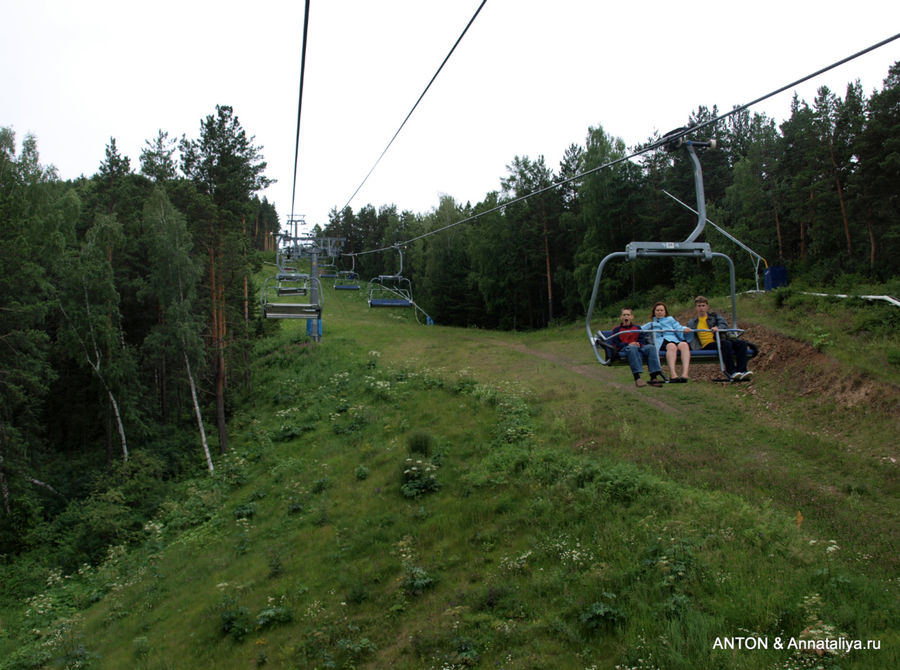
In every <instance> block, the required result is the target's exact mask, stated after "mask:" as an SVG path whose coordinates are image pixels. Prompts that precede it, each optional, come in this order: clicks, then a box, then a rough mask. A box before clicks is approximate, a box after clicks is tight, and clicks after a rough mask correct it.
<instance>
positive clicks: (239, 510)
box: [0, 290, 900, 670]
mask: <svg viewBox="0 0 900 670" xmlns="http://www.w3.org/2000/svg"><path fill="white" fill-rule="evenodd" d="M326 298H327V302H326V320H325V326H324V331H325V332H324V335H325V337H324V341H323V342H322V343H321V344H311V343H309V342H308V341H307V339H306V337H305V324H304V323H302V322H292V323H288V322H285V323H282V324H280V327H278V328H277V329H276V332H274V333H273V334H272V335H271V336H269V337H267V338H265V339H264V340H262V341H261V342H260V343H259V345H258V347H257V350H256V360H255V373H254V379H253V388H254V392H253V394H252V395H251V396H249V397H247V398H244V399H243V400H242V401H241V403H240V405H239V407H238V409H237V411H236V413H235V416H234V418H233V419H232V421H231V425H230V427H231V431H232V446H233V451H232V453H231V454H229V455H228V457H226V458H222V459H220V460H219V461H217V463H216V468H217V470H216V475H215V477H212V478H210V477H208V476H198V477H197V478H196V479H192V480H189V481H185V482H182V483H181V484H179V485H178V487H177V488H176V489H174V490H173V492H172V497H171V499H170V500H169V501H168V502H167V504H166V505H164V511H163V512H162V513H161V514H159V515H158V516H157V518H155V519H153V520H148V523H147V524H146V527H145V531H146V539H145V542H144V544H143V545H142V546H139V547H129V548H125V547H116V548H113V549H111V550H110V552H109V556H108V558H107V560H106V561H105V562H104V563H103V564H102V565H101V566H98V567H94V568H90V567H85V568H83V569H82V570H81V572H80V573H78V574H74V575H63V574H61V573H58V572H56V573H51V574H50V575H48V576H47V589H46V591H45V592H44V593H42V594H40V595H38V596H35V597H33V598H31V599H29V601H28V602H26V603H21V604H20V605H19V606H13V605H10V606H9V607H8V608H7V611H5V612H2V613H0V621H2V631H0V658H5V660H4V661H0V668H32V667H91V668H123V667H136V668H245V667H261V666H269V667H275V668H328V667H334V668H350V667H357V668H436V669H437V668H467V667H481V668H577V669H579V670H581V669H587V668H623V669H624V668H629V669H631V668H665V669H677V668H685V669H687V668H692V669H693V668H815V667H823V668H844V669H846V668H872V667H900V652H898V649H900V632H898V626H897V624H898V609H897V604H898V600H897V596H898V589H897V587H898V581H897V574H898V571H897V569H898V562H897V548H898V547H897V528H898V521H900V518H898V517H900V508H898V505H897V501H898V496H897V493H898V491H897V458H898V454H897V449H896V437H895V435H896V429H897V418H896V408H897V406H898V399H900V391H898V387H897V383H896V381H897V377H898V361H897V360H896V358H895V357H896V353H891V352H897V351H900V348H898V347H900V344H898V339H897V336H896V335H888V334H883V333H882V332H881V331H879V332H878V333H877V334H876V335H871V334H870V333H867V332H866V330H865V328H862V329H858V330H857V332H856V333H855V334H854V333H850V334H847V335H846V337H849V338H850V344H847V343H845V341H844V339H843V338H844V337H845V334H844V333H843V332H840V333H839V332H837V331H835V332H834V334H833V335H832V334H831V331H832V330H834V328H833V327H832V326H831V325H829V324H830V323H831V321H818V322H817V327H818V328H820V331H818V335H816V333H812V336H808V337H804V336H803V335H804V334H803V332H801V331H802V330H803V328H804V326H803V324H802V315H803V314H804V313H805V311H806V310H807V309H809V310H811V311H812V313H813V315H814V316H815V315H816V314H820V313H821V312H822V308H821V307H817V306H815V305H814V306H813V307H808V305H809V303H807V302H804V301H802V300H800V299H796V298H793V297H790V296H789V299H785V297H784V296H781V297H777V296H775V297H773V296H762V297H760V296H757V297H748V298H746V299H743V300H742V302H741V305H740V309H741V315H742V320H743V321H744V322H745V323H744V325H747V323H748V322H749V323H752V324H753V325H752V327H751V329H750V332H751V334H753V335H754V336H756V337H757V338H758V339H760V340H761V341H764V342H765V346H764V347H763V353H762V355H761V356H760V358H759V360H758V361H757V362H756V365H757V370H758V372H757V375H756V378H755V380H754V381H753V382H752V383H749V384H741V385H720V384H716V383H713V382H711V381H708V380H709V378H710V377H711V375H710V374H709V373H704V372H702V371H699V370H698V372H697V375H695V377H696V379H695V380H693V381H692V382H691V383H689V384H685V385H670V386H668V387H665V388H662V389H654V388H649V387H648V388H643V389H637V388H635V387H634V385H633V384H632V382H631V375H630V373H629V372H628V370H627V368H614V369H606V368H602V367H601V366H599V365H598V364H597V363H596V362H595V361H594V359H593V353H592V351H591V349H590V347H589V345H588V343H587V341H586V337H585V334H584V328H583V325H581V324H573V325H571V326H567V327H560V328H555V329H550V330H547V331H542V332H537V333H528V334H517V333H494V332H484V331H479V330H460V329H451V328H443V327H441V326H434V327H424V326H419V325H417V324H416V322H415V321H414V320H413V319H412V318H411V315H410V314H409V313H408V312H397V311H391V310H370V309H368V308H367V307H366V305H365V302H364V296H363V295H361V294H357V293H351V292H346V293H343V292H333V291H330V290H329V291H328V294H327V296H326ZM864 307H865V306H863V307H860V306H858V305H853V304H851V305H844V306H843V307H835V308H833V309H835V310H839V313H838V312H836V313H835V314H833V315H832V317H833V320H834V323H836V324H839V323H843V322H846V321H847V320H848V319H849V320H851V321H852V320H853V319H857V320H859V321H862V320H863V317H862V316H860V314H861V313H862V312H863V309H864ZM829 309H832V308H831V307H829ZM840 310H843V311H840ZM830 318H831V317H830ZM888 318H893V317H888ZM791 328H795V329H796V330H795V331H792V330H791ZM848 330H849V329H848ZM810 332H812V331H810ZM822 333H825V335H827V336H828V337H827V338H826V340H827V341H822V340H821V337H822ZM786 336H790V337H786ZM816 337H818V338H819V341H817V342H814V340H815V339H816ZM882 338H883V339H882ZM804 339H805V342H804V341H803V340H804ZM872 341H874V345H871V344H870V342H872ZM814 343H815V344H817V345H818V349H817V348H816V347H814V346H812V345H813V344H814ZM860 346H862V347H869V346H872V349H871V351H880V352H882V353H881V354H880V355H883V356H884V363H883V364H881V365H878V366H877V368H878V369H877V371H866V370H865V369H864V367H865V366H862V367H860V366H858V365H856V363H855V360H854V359H853V357H852V356H847V357H846V360H842V359H843V358H845V357H844V354H845V352H847V351H850V350H856V349H858V348H859V347H860ZM866 351H869V350H866ZM873 355H876V354H873ZM848 360H849V361H851V362H847V361H848ZM838 361H840V362H838ZM197 457H198V460H199V459H200V452H199V446H198V456H197ZM816 640H820V642H819V643H818V644H819V646H823V645H825V644H826V642H825V641H832V644H840V643H839V642H838V641H839V640H843V641H844V646H846V643H850V644H853V643H855V642H856V641H860V642H861V644H862V645H866V644H867V642H868V641H870V640H871V641H873V642H877V643H878V644H879V645H880V649H878V650H852V651H849V652H846V651H844V650H843V649H839V650H822V651H823V653H822V654H821V655H820V654H819V653H816V652H815V651H802V650H800V649H798V648H797V647H800V646H805V645H812V646H815V645H816V644H817V643H816V642H815V641H816ZM779 644H780V645H781V646H783V647H784V648H780V649H779V648H777V647H778V646H779ZM764 645H765V646H768V649H765V648H760V647H763V646H764ZM729 647H735V648H729ZM748 647H750V648H748Z"/></svg>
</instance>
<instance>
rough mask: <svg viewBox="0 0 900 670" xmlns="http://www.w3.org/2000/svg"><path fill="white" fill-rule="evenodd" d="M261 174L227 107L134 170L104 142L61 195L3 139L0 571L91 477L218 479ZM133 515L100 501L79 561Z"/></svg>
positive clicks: (260, 245) (263, 204)
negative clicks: (188, 473) (205, 474)
mask: <svg viewBox="0 0 900 670" xmlns="http://www.w3.org/2000/svg"><path fill="white" fill-rule="evenodd" d="M265 169H266V162H265V160H264V159H263V156H262V153H261V149H260V148H259V147H257V146H255V145H254V138H253V137H251V136H248V135H247V133H246V131H245V130H244V129H243V127H242V126H241V124H240V121H239V119H238V117H237V116H236V115H235V114H234V112H233V110H232V108H230V107H228V106H218V107H217V108H216V112H215V113H214V114H211V115H209V116H207V117H206V118H205V119H203V120H202V122H201V125H200V130H199V134H198V137H197V138H196V139H190V138H187V137H182V138H181V139H180V140H176V139H173V138H170V137H169V136H168V134H167V133H166V132H163V131H159V133H158V134H157V136H156V137H155V138H153V139H152V140H148V141H147V142H146V144H145V147H144V149H143V151H142V152H141V155H140V166H139V169H138V171H135V170H134V169H132V166H131V162H130V159H129V158H128V157H126V156H123V155H122V154H121V153H120V152H119V150H118V148H117V146H116V141H115V139H114V138H113V139H111V140H110V142H109V144H108V145H107V147H106V155H105V159H104V160H103V162H102V163H101V164H100V166H99V168H98V170H97V173H96V174H94V175H93V176H91V177H89V178H85V177H80V178H78V179H75V180H72V181H62V180H60V179H59V178H58V176H57V174H56V172H55V169H54V168H52V167H45V166H43V165H41V163H40V160H39V156H38V151H37V140H36V138H34V137H33V136H30V135H29V136H26V137H25V138H24V140H23V141H22V143H21V148H18V147H17V144H16V138H15V135H14V133H13V132H12V130H10V129H9V128H0V224H2V225H0V314H2V318H0V343H2V346H0V554H4V555H15V554H16V553H18V552H20V551H23V550H25V549H27V548H29V547H30V546H32V545H33V544H34V543H36V542H38V540H36V539H35V533H36V529H39V528H44V529H45V531H46V528H47V527H48V526H47V524H48V523H54V522H56V523H59V522H58V521H55V520H57V519H59V518H65V516H66V514H65V513H64V510H67V509H68V508H71V505H70V503H71V502H73V501H78V500H83V499H85V498H86V497H87V496H89V495H90V494H91V493H92V492H93V491H95V490H96V489H97V487H98V486H100V484H99V483H98V477H99V474H98V473H104V472H110V471H112V470H115V469H116V468H119V471H120V474H121V470H122V468H125V469H126V470H128V471H132V472H133V471H137V470H143V472H144V475H147V476H152V477H157V478H160V479H165V478H169V477H173V476H176V475H177V473H178V472H180V471H181V470H183V469H184V468H185V467H196V465H195V464H200V463H202V464H203V467H206V468H208V469H209V470H210V471H212V470H213V469H214V465H213V458H212V454H211V449H212V450H213V451H215V450H216V449H218V450H219V451H221V452H222V453H224V452H225V450H226V449H227V447H228V431H227V416H228V413H229V411H230V402H231V399H230V395H229V394H228V393H226V389H228V388H238V389H239V388H241V387H244V388H246V387H247V386H248V385H249V384H250V377H249V362H250V361H249V356H250V347H251V344H252V339H253V337H254V336H255V335H256V331H257V330H258V329H259V328H260V327H261V326H260V325H259V324H258V323H257V321H255V320H254V318H253V317H254V309H253V307H254V305H255V304H256V300H255V288H254V286H253V281H252V277H253V274H254V272H256V271H257V270H258V267H259V264H260V255H259V253H258V252H259V251H261V250H266V249H273V248H274V246H273V245H274V240H275V236H276V235H277V232H278V217H277V214H276V211H275V208H274V206H273V205H272V204H271V203H269V202H268V201H267V200H266V199H265V198H263V199H262V200H260V199H259V197H258V195H257V193H258V192H259V191H261V190H262V189H264V188H265V187H266V186H267V185H268V184H269V183H270V180H269V179H268V177H266V175H265ZM206 425H213V426H215V430H214V433H215V437H214V438H213V439H211V440H208V439H207V431H206V428H205V426H206ZM210 442H212V446H210ZM107 483H108V482H107ZM141 498H142V496H141V495H137V496H136V497H135V498H134V499H133V500H130V501H129V503H127V504H124V503H123V504H116V503H114V502H111V501H109V500H106V501H105V503H104V504H106V508H105V511H104V512H103V514H100V513H98V514H97V515H96V517H97V518H95V519H94V521H95V523H94V526H93V528H92V529H91V532H88V531H87V530H85V531H84V537H83V538H82V541H81V544H82V545H83V547H86V548H84V549H83V552H82V553H83V554H84V555H81V556H80V558H81V559H85V560H90V559H91V558H95V556H93V552H96V551H101V550H102V549H103V548H104V547H105V546H107V545H109V544H110V543H111V542H112V541H114V540H115V539H116V536H117V535H118V534H120V533H123V532H126V529H127V527H128V522H123V521H122V515H123V514H125V515H126V516H128V517H129V518H131V519H132V522H136V521H135V520H136V519H138V518H139V516H140V515H133V514H130V513H126V510H125V509H124V507H127V506H128V505H133V504H135V503H136V501H138V500H140V499H141ZM143 498H144V500H143V503H142V504H150V501H149V500H148V496H146V495H144V496H143ZM157 502H158V501H157ZM133 511H134V510H130V512H133ZM99 517H104V519H105V520H100V519H99ZM88 525H90V524H88ZM81 527H82V528H83V529H84V528H85V527H84V525H83V524H82V526H81ZM57 531H58V532H59V533H60V534H61V535H64V534H65V532H66V531H65V530H64V529H63V528H61V527H60V528H57ZM74 544H78V543H74Z"/></svg>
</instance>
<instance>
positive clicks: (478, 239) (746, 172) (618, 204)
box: [325, 64, 900, 329]
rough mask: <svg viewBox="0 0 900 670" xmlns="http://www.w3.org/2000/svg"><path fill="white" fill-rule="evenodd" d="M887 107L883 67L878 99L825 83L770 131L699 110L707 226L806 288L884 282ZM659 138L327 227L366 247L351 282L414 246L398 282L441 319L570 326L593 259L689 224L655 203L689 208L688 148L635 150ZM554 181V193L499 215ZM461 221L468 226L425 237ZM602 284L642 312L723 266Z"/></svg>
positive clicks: (354, 247)
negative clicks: (705, 147)
mask: <svg viewBox="0 0 900 670" xmlns="http://www.w3.org/2000/svg"><path fill="white" fill-rule="evenodd" d="M898 105H900V67H898V65H896V64H895V65H894V66H893V67H892V68H891V70H890V72H889V74H888V77H887V79H886V80H885V81H884V86H883V89H882V90H881V91H878V92H873V93H872V94H871V96H870V97H868V98H867V97H866V95H865V94H864V92H863V91H862V88H861V86H860V85H859V83H853V84H850V85H848V86H847V90H846V93H845V95H844V97H843V98H841V97H840V96H839V95H837V94H835V93H833V92H831V91H829V90H828V89H827V88H821V89H819V91H818V95H817V96H816V99H815V100H814V101H813V102H812V103H811V104H810V103H807V102H806V101H803V100H799V99H797V97H796V96H795V98H794V100H793V101H792V105H791V115H790V118H788V119H787V120H786V121H784V122H782V123H781V124H780V125H779V124H777V123H776V122H775V120H773V119H770V118H767V117H766V116H765V115H761V114H755V113H753V114H751V112H750V111H749V110H744V111H741V112H738V113H734V114H730V115H729V114H723V113H721V112H720V110H717V108H716V107H712V108H707V107H702V106H701V107H699V108H698V109H697V111H696V112H694V113H693V114H692V115H691V117H690V119H688V120H687V124H688V126H691V125H699V126H704V127H702V129H701V130H700V131H699V133H698V134H697V135H696V136H693V137H692V138H693V139H710V138H714V139H716V141H717V143H718V146H719V149H718V150H716V151H705V152H703V153H702V155H701V156H700V160H701V163H702V166H703V177H704V184H705V190H706V199H707V217H708V218H709V220H711V221H713V222H715V223H716V224H718V225H719V226H720V227H722V228H724V229H725V230H727V231H728V232H730V233H731V234H732V235H733V236H735V237H736V238H737V239H739V240H741V241H742V242H743V243H744V244H745V245H747V246H748V247H749V248H751V249H753V250H754V251H755V252H756V253H758V254H760V255H761V256H762V257H763V258H765V259H766V261H767V263H768V264H769V265H770V266H781V265H785V266H787V268H788V274H789V276H791V277H792V278H795V279H798V280H804V281H806V282H808V283H810V284H812V285H815V286H822V285H824V284H826V283H829V282H831V281H833V280H834V279H835V275H836V274H843V275H850V277H849V278H846V277H845V281H848V282H851V283H853V282H856V283H859V282H860V281H874V282H884V281H886V280H888V279H889V278H891V277H893V276H895V274H896V263H895V262H894V259H895V258H896V257H897V253H898V251H900V247H898V242H900V238H898V234H900V227H898V213H900V209H898V206H900V203H898V196H897V188H896V185H897V183H898V182H897V176H898V169H900V165H898V156H900V126H898V120H900V116H898V114H900V109H898ZM719 117H724V118H723V119H722V120H720V121H717V122H715V123H712V124H710V125H706V124H709V122H710V121H711V120H713V119H716V118H719ZM659 140H660V138H659V137H652V138H649V139H648V141H647V143H646V144H645V145H643V146H639V147H631V148H628V147H626V146H625V145H624V143H623V142H622V141H621V140H619V139H617V138H616V137H614V136H613V135H611V134H610V133H608V132H606V131H605V130H604V129H603V128H601V127H597V128H591V129H589V131H588V135H587V138H586V141H585V144H584V146H579V145H574V144H573V145H572V146H570V147H568V149H567V150H566V151H565V154H564V158H563V160H562V161H561V163H560V165H559V167H558V169H557V170H556V171H555V172H554V170H553V169H552V167H551V166H548V165H547V164H546V162H545V160H544V158H543V157H538V158H530V157H527V156H526V157H520V156H516V157H515V158H514V159H513V160H512V162H511V163H510V164H509V165H508V166H507V169H508V174H507V175H506V176H505V177H504V178H502V179H501V190H500V191H499V192H494V193H490V194H488V195H487V196H486V198H485V199H484V200H483V201H482V202H479V203H477V204H475V205H471V204H466V205H464V206H463V205H461V204H460V203H456V202H454V201H453V200H452V199H451V198H445V199H444V200H443V201H442V202H441V203H440V205H439V206H438V207H437V208H436V209H435V210H434V211H433V212H431V213H429V214H428V215H426V216H420V215H415V214H413V213H410V212H398V209H397V208H396V207H394V206H387V207H382V208H380V209H376V208H374V207H371V206H368V207H363V208H361V209H360V210H359V211H357V212H353V211H351V210H350V209H349V208H345V209H344V210H343V211H332V213H331V216H330V222H329V223H328V225H327V227H326V228H325V231H326V232H327V233H328V234H329V235H332V236H337V237H343V238H346V242H345V244H344V250H345V251H346V252H360V251H362V252H363V255H361V256H359V257H358V259H357V260H358V263H357V266H356V267H357V268H358V269H361V270H362V275H363V276H364V277H366V276H373V275H377V274H381V273H383V272H388V273H389V272H393V271H395V270H396V267H397V257H396V254H395V253H394V252H393V251H392V250H391V249H388V250H387V251H386V252H384V253H380V254H368V253H366V252H367V250H371V249H379V248H383V247H390V246H391V245H392V244H395V243H399V242H405V241H407V240H411V239H414V238H419V237H420V236H424V237H422V239H420V240H417V241H415V242H414V243H413V244H410V245H408V246H405V247H404V251H403V262H404V275H406V276H408V277H410V278H411V280H412V285H413V287H414V294H415V296H416V302H418V303H419V304H421V305H423V306H424V307H425V309H426V310H427V311H428V313H429V314H431V315H432V316H433V317H434V318H435V320H436V321H437V322H438V323H443V324H452V325H460V326H479V327H488V328H503V329H506V328H525V329H527V328H540V327H543V326H545V325H546V324H548V323H549V322H550V321H553V320H559V321H563V322H566V321H571V320H573V319H576V318H578V317H579V316H581V315H583V314H584V312H585V308H586V304H587V302H588V300H589V299H590V294H591V289H592V288H593V280H594V274H595V272H596V269H597V265H598V263H599V262H600V260H601V259H602V258H603V257H604V256H605V255H606V254H608V253H610V252H612V251H623V250H624V248H625V245H626V244H627V243H628V242H631V241H635V240H640V241H645V240H650V241H653V240H655V241H683V240H684V239H685V238H686V237H687V236H688V234H689V233H690V232H691V231H692V230H693V228H694V226H695V225H696V223H697V217H696V215H694V214H693V213H691V212H690V211H688V210H687V209H685V208H684V206H683V205H681V204H679V203H678V202H676V201H675V200H673V199H672V198H670V197H669V196H667V195H666V192H668V193H671V194H672V195H674V196H676V197H677V198H679V199H680V200H682V201H683V202H684V203H687V204H689V205H690V206H692V207H696V201H695V198H694V181H693V171H692V167H691V164H690V159H689V156H688V155H687V153H686V152H684V151H681V152H675V153H667V152H665V151H661V150H656V151H649V152H645V153H642V149H643V148H645V147H649V146H651V145H656V144H658V143H659ZM635 154H640V155H638V156H637V158H635V159H633V160H627V161H622V162H619V163H617V164H615V165H614V166H612V167H610V168H609V169H600V170H596V168H598V167H599V166H603V165H607V164H609V163H611V162H614V161H617V160H618V159H621V158H623V157H626V156H632V155H635ZM592 170H595V171H593V172H591V171H592ZM585 172H589V173H590V174H588V175H587V176H585V177H584V178H583V179H574V180H572V181H569V180H570V179H572V178H573V177H575V176H577V175H580V174H582V173H585ZM557 182H561V185H560V187H559V188H556V189H550V190H548V191H546V192H542V193H541V194H540V195H538V196H536V197H533V198H528V199H526V200H524V201H517V202H513V203H512V204H510V205H509V206H508V207H502V208H499V209H498V206H499V205H502V204H503V203H504V202H510V201H515V200H517V199H518V198H520V196H523V195H526V194H528V193H532V192H534V191H538V190H540V189H543V188H545V187H547V186H549V185H551V184H554V183H557ZM483 212H489V213H487V214H485V215H483V216H480V214H481V213H483ZM473 217H474V221H472V223H471V224H466V225H464V226H459V227H455V226H454V227H452V228H450V229H448V230H447V231H446V232H442V233H441V234H439V235H428V233H429V232H430V231H435V230H440V229H442V228H444V227H446V226H449V225H451V224H452V223H453V222H455V221H460V220H465V219H469V218H473ZM705 240H706V241H708V242H710V243H711V245H712V247H713V249H714V250H716V251H721V252H724V253H728V254H730V255H732V256H733V258H734V259H735V263H736V265H737V270H738V273H739V280H740V283H741V285H742V286H743V288H745V289H747V288H755V287H756V278H755V271H756V268H755V265H754V263H753V261H752V260H751V258H750V256H749V255H748V254H746V253H745V252H744V251H741V250H740V249H739V248H738V247H737V246H736V245H734V244H733V243H732V242H730V241H728V240H727V239H726V238H725V237H724V236H722V235H721V234H720V233H718V232H716V231H715V230H714V229H711V228H710V226H707V228H706V233H705ZM745 260H746V262H745ZM762 269H763V268H760V272H762ZM838 270H840V272H838ZM604 277H605V278H604V280H603V285H602V287H601V288H602V295H601V303H603V304H609V303H616V302H617V301H621V300H627V301H629V302H631V303H633V304H634V305H635V306H636V307H638V308H640V306H642V305H644V306H647V305H650V304H651V303H652V302H653V301H654V300H658V299H660V297H662V296H663V295H671V290H672V287H673V286H674V287H676V288H675V293H676V295H674V296H672V297H681V298H686V297H687V296H690V295H692V294H696V293H701V292H703V293H706V292H711V293H715V292H716V291H717V290H724V289H725V287H726V281H727V268H726V267H724V266H716V265H714V264H713V265H710V264H706V263H701V262H699V261H692V260H686V259H674V260H673V259H669V260H668V262H664V261H659V260H656V261H652V262H648V261H637V262H634V263H630V264H629V263H623V264H619V265H615V264H611V265H610V266H609V267H608V269H607V270H606V272H605V273H604ZM761 284H762V282H761V281H760V285H761Z"/></svg>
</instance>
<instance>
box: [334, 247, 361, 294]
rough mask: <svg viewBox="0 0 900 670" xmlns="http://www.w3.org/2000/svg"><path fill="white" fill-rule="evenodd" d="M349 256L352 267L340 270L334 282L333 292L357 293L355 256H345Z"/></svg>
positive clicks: (357, 282) (357, 281)
mask: <svg viewBox="0 0 900 670" xmlns="http://www.w3.org/2000/svg"><path fill="white" fill-rule="evenodd" d="M347 255H349V256H350V259H351V262H352V266H351V267H350V269H349V270H340V271H338V274H337V279H335V280H334V285H333V288H334V290H335V291H358V290H359V274H357V272H356V254H347Z"/></svg>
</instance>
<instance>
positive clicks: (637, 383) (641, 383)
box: [634, 377, 647, 389]
mask: <svg viewBox="0 0 900 670" xmlns="http://www.w3.org/2000/svg"><path fill="white" fill-rule="evenodd" d="M634 385H635V386H637V387H638V388H639V389H640V388H644V387H645V386H646V385H647V382H645V381H644V380H643V379H641V378H640V377H638V378H637V379H635V380H634Z"/></svg>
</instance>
